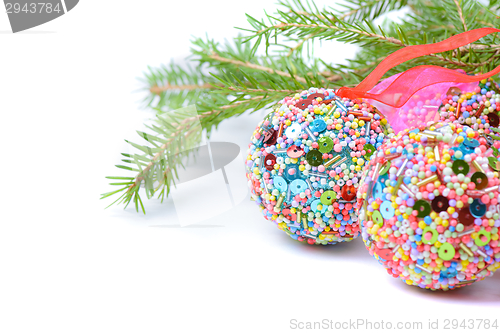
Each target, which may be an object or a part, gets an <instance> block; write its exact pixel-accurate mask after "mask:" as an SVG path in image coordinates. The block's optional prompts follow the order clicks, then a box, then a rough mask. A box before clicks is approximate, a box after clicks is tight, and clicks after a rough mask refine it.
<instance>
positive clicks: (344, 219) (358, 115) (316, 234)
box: [246, 88, 393, 245]
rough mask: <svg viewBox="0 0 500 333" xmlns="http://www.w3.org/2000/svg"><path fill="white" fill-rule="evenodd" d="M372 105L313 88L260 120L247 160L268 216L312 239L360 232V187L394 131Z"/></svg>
mask: <svg viewBox="0 0 500 333" xmlns="http://www.w3.org/2000/svg"><path fill="white" fill-rule="evenodd" d="M392 135H393V133H392V129H391V128H390V127H389V126H388V125H387V121H386V120H385V119H384V118H383V117H381V115H380V114H378V113H377V110H376V109H374V108H372V106H370V105H368V104H366V103H362V102H361V101H351V100H348V99H340V98H338V97H337V96H336V95H335V94H334V92H333V90H331V89H322V88H321V89H316V88H310V89H309V90H308V91H303V92H302V93H300V94H296V95H295V96H292V97H286V98H284V99H283V100H281V101H280V102H278V103H277V105H275V106H274V107H273V111H272V112H271V113H270V114H269V115H268V116H267V117H266V118H265V119H264V120H263V121H262V122H260V123H259V124H258V126H257V128H256V129H255V131H254V133H253V135H252V137H251V143H250V144H249V149H248V156H247V160H246V169H247V178H248V180H249V186H250V189H251V198H252V200H254V201H255V202H256V204H257V205H258V206H259V207H260V208H261V210H262V213H263V215H264V217H265V218H266V219H268V220H271V221H273V222H274V223H275V224H276V225H277V226H278V228H279V229H281V230H283V231H284V232H286V233H287V234H288V235H289V236H290V237H291V238H293V239H295V240H298V241H301V242H305V241H307V242H308V243H309V244H322V245H327V244H335V243H338V242H349V241H352V240H353V239H355V238H356V237H358V236H359V233H360V229H359V223H358V218H357V213H356V204H357V203H356V191H357V188H358V186H359V180H360V178H361V175H362V171H363V168H364V167H365V164H366V161H367V160H369V157H370V156H371V155H372V154H373V153H374V152H375V151H376V149H377V148H378V147H379V146H380V145H381V144H382V143H383V142H384V140H385V139H386V137H387V136H392Z"/></svg>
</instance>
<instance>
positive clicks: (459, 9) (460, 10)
mask: <svg viewBox="0 0 500 333" xmlns="http://www.w3.org/2000/svg"><path fill="white" fill-rule="evenodd" d="M453 1H454V2H455V5H457V11H458V16H459V17H460V21H462V24H463V25H464V31H467V24H465V19H464V14H463V13H462V7H460V4H459V3H458V0H453Z"/></svg>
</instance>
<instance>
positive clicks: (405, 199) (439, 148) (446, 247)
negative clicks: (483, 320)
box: [357, 91, 500, 290]
mask: <svg viewBox="0 0 500 333" xmlns="http://www.w3.org/2000/svg"><path fill="white" fill-rule="evenodd" d="M483 92H484V91H483ZM484 95H485V94H484ZM480 96H481V92H479V93H478V96H477V97H476V98H474V99H473V100H474V101H475V102H477V105H473V104H474V103H471V109H473V108H477V109H479V108H481V105H483V104H484V103H486V100H483V99H482V97H481V102H479V100H480ZM490 97H492V98H493V100H494V99H495V98H497V97H500V96H498V95H496V96H495V95H490ZM453 98H454V97H452V96H449V99H450V100H453ZM459 100H461V101H462V102H464V101H466V100H472V94H465V95H463V94H460V96H458V98H457V99H456V100H455V102H458V101H459ZM489 101H490V99H488V104H491V103H490V102H489ZM498 101H499V102H500V99H499V100H498ZM466 103H467V102H466ZM482 108H483V109H484V107H482ZM447 109H449V107H448V108H447ZM454 111H455V110H451V111H449V112H454ZM492 111H493V110H491V109H490V112H492ZM443 112H445V111H443ZM447 112H448V111H447ZM468 114H469V115H470V114H472V113H470V112H468ZM465 118H466V119H470V118H471V117H469V116H468V115H465ZM477 119H479V121H477V122H474V123H475V124H478V125H479V122H481V125H482V126H481V128H482V129H484V128H488V127H489V128H491V127H490V126H484V125H485V124H486V125H487V124H488V123H487V121H486V122H485V119H488V118H487V117H483V118H481V117H478V118H477ZM471 124H472V122H471ZM476 128H477V127H476ZM481 132H484V131H481ZM494 149H495V148H494V147H493V145H492V143H491V142H489V140H488V138H487V136H486V135H485V134H481V133H480V131H477V130H474V129H473V128H471V127H469V126H464V125H461V124H458V123H456V122H455V123H453V122H439V123H435V124H431V125H430V126H427V127H420V128H414V129H407V130H404V131H402V132H400V133H399V134H398V135H397V136H395V137H392V138H391V139H390V140H387V142H385V143H384V144H383V145H382V146H381V148H380V150H379V151H378V152H377V153H376V154H374V155H373V157H372V159H371V160H370V162H369V167H368V169H367V170H366V171H365V175H364V177H363V179H362V180H361V187H360V188H361V190H360V191H358V195H357V196H358V204H359V205H360V207H361V210H360V221H361V224H362V238H363V241H364V243H365V245H366V247H367V248H368V250H369V252H370V254H372V255H373V256H374V257H375V258H376V259H377V260H378V261H379V262H380V263H381V264H382V265H383V266H384V267H385V268H386V269H387V271H388V273H389V274H391V275H393V276H394V277H400V278H401V279H402V280H404V281H405V282H406V283H407V284H408V285H415V286H419V287H421V288H426V289H432V290H437V289H442V290H448V289H454V288H457V287H462V286H465V285H470V284H471V283H473V282H476V281H479V280H482V279H484V278H485V277H486V276H489V275H491V274H492V273H493V272H494V271H495V270H496V269H497V268H498V267H499V266H500V263H499V262H500V247H499V246H498V245H499V244H498V238H499V229H498V227H500V214H499V213H500V211H499V209H500V205H498V201H499V184H500V180H499V174H498V171H499V170H500V169H499V165H498V164H497V158H496V157H495V155H494Z"/></svg>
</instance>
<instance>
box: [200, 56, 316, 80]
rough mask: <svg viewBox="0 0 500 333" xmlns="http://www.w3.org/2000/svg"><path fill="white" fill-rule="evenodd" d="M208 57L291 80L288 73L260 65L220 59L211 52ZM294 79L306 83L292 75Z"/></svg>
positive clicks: (301, 78) (299, 77)
mask: <svg viewBox="0 0 500 333" xmlns="http://www.w3.org/2000/svg"><path fill="white" fill-rule="evenodd" d="M209 57H210V58H211V59H214V60H217V61H220V62H226V63H230V64H233V65H236V66H241V67H247V68H251V69H255V70H258V71H263V72H267V73H270V74H277V75H280V76H286V77H289V78H292V76H291V75H290V74H289V73H287V72H283V71H279V70H275V69H272V68H269V67H265V66H261V65H256V64H253V63H251V62H248V61H246V62H243V61H239V60H234V59H228V58H224V57H221V56H220V55H218V54H217V53H215V52H212V54H211V55H209ZM294 78H295V79H296V80H297V81H300V82H302V83H307V81H306V79H304V78H303V77H301V76H297V75H294Z"/></svg>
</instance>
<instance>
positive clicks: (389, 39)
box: [256, 23, 490, 67]
mask: <svg viewBox="0 0 500 333" xmlns="http://www.w3.org/2000/svg"><path fill="white" fill-rule="evenodd" d="M289 27H295V28H323V29H331V30H335V31H347V32H351V33H355V34H360V35H364V36H367V37H374V38H378V39H380V40H383V41H387V42H389V43H392V44H395V45H398V46H402V47H405V46H408V45H406V44H405V43H403V42H402V41H400V40H399V39H397V38H394V37H386V36H383V35H379V34H375V33H369V32H366V31H362V30H357V29H350V28H345V29H341V28H339V27H336V26H328V25H322V24H301V23H280V24H276V25H273V26H270V27H267V28H265V29H262V30H258V31H256V34H262V33H265V32H267V31H269V30H272V29H280V30H284V29H286V28H289ZM472 46H473V48H475V47H474V46H476V47H477V45H472ZM429 56H430V57H434V58H438V59H440V60H442V61H445V62H448V63H450V64H453V65H456V66H468V67H481V66H484V65H485V64H488V63H489V62H490V61H485V62H481V63H466V62H463V61H459V60H452V59H448V58H445V57H443V56H441V55H439V54H429Z"/></svg>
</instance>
